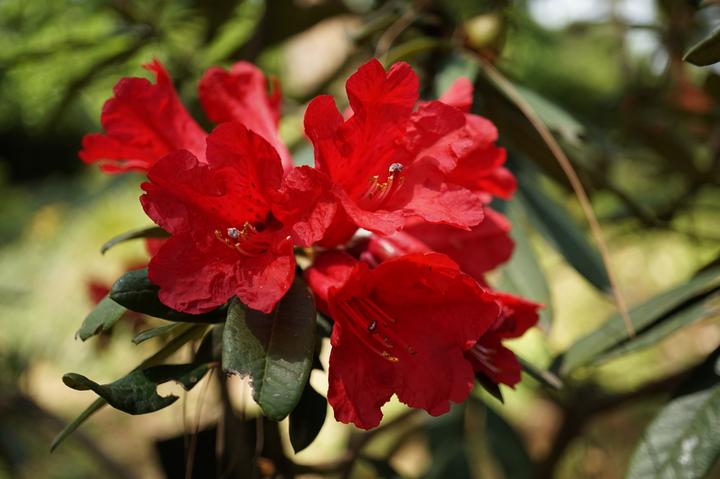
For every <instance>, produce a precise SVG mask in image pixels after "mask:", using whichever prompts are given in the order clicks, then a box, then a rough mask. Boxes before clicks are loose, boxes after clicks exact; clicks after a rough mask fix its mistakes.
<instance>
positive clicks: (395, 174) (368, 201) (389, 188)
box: [361, 163, 405, 209]
mask: <svg viewBox="0 0 720 479" xmlns="http://www.w3.org/2000/svg"><path fill="white" fill-rule="evenodd" d="M403 170H405V165H403V164H402V163H392V164H391V165H390V166H389V167H388V176H387V179H386V180H385V181H383V182H381V181H380V176H379V175H375V176H372V177H370V187H369V188H368V190H367V191H366V192H365V194H364V195H363V196H362V198H361V202H363V203H364V204H365V205H366V206H367V207H368V208H374V209H377V208H380V207H381V206H382V205H383V203H385V202H386V201H387V200H388V198H390V197H391V196H392V195H393V193H395V192H396V191H397V190H399V189H400V187H401V186H402V184H403V182H404V181H405V178H404V177H403V176H400V174H401V173H402V172H403Z"/></svg>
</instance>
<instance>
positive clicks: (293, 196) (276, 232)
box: [140, 122, 335, 313]
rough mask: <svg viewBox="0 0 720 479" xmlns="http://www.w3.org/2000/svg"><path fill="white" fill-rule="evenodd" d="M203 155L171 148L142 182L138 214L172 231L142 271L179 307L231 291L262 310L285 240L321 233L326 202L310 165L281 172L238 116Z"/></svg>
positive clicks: (284, 283)
mask: <svg viewBox="0 0 720 479" xmlns="http://www.w3.org/2000/svg"><path fill="white" fill-rule="evenodd" d="M206 156H207V160H206V162H203V161H201V160H199V159H198V158H196V157H195V156H194V155H193V154H192V153H190V152H188V151H178V152H175V153H172V154H170V155H168V156H166V157H164V158H162V159H161V160H160V161H158V162H157V163H156V164H155V166H153V167H152V168H151V169H150V171H149V173H148V178H149V180H150V182H148V183H143V185H142V187H143V189H144V190H145V191H146V193H145V194H144V195H143V196H142V197H141V199H140V200H141V203H142V205H143V208H144V209H145V212H146V213H147V214H148V216H150V218H152V219H153V220H154V221H155V222H156V223H157V224H158V225H160V226H161V227H162V228H163V229H165V230H166V231H168V232H169V233H171V237H170V238H168V239H167V240H166V241H165V243H164V244H163V245H162V246H161V247H160V250H159V251H158V252H157V254H156V255H155V256H154V257H153V259H152V260H151V261H150V265H149V278H150V280H151V281H152V282H153V283H155V284H157V285H159V286H160V299H161V301H163V303H165V304H167V305H168V306H170V307H171V308H173V309H176V310H179V311H185V312H188V313H202V312H205V311H209V310H211V309H213V308H215V307H217V306H218V305H221V304H223V303H225V302H226V301H227V300H228V299H229V298H231V297H232V296H235V295H236V296H238V297H239V298H240V299H241V300H242V301H243V302H244V303H245V304H246V305H248V306H250V307H251V308H254V309H258V310H260V311H263V312H270V311H271V310H272V309H273V307H274V305H275V303H276V302H277V301H278V300H279V299H280V298H281V297H282V296H283V294H284V293H285V292H286V291H287V289H288V288H289V286H290V284H291V283H292V281H293V278H294V275H295V259H294V256H293V245H301V246H309V245H310V244H312V243H313V242H315V241H317V240H318V239H320V238H321V237H322V235H323V233H324V232H325V229H326V228H327V226H328V225H329V223H330V220H331V218H332V216H333V215H334V213H335V203H334V200H333V199H332V198H330V197H329V195H328V194H326V193H325V191H326V190H327V186H326V185H325V183H324V181H325V180H324V176H323V175H321V174H318V173H317V172H316V171H315V170H313V169H312V168H309V167H302V168H294V169H292V170H290V171H289V172H288V173H287V174H286V175H285V176H283V168H282V165H281V162H280V158H279V156H278V154H277V152H276V151H275V149H274V148H273V147H272V146H271V145H270V144H269V143H268V142H267V141H265V140H264V139H263V138H262V137H261V136H260V135H258V134H256V133H254V132H252V131H249V130H248V129H247V128H245V126H243V125H242V124H240V123H234V122H230V123H225V124H223V125H220V126H219V127H217V128H216V129H215V130H214V131H213V132H212V133H211V134H210V135H209V136H208V138H207V155H206Z"/></svg>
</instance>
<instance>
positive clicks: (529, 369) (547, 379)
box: [517, 356, 563, 390]
mask: <svg viewBox="0 0 720 479" xmlns="http://www.w3.org/2000/svg"><path fill="white" fill-rule="evenodd" d="M517 359H518V361H519V362H520V365H521V366H522V370H523V372H524V373H526V374H527V375H528V376H530V377H531V378H533V379H534V380H536V381H537V382H539V383H540V384H542V385H543V386H545V387H546V388H550V389H555V390H560V389H562V388H563V382H562V380H561V379H560V378H559V377H557V376H556V375H555V374H554V373H553V372H551V371H546V370H544V369H541V368H539V367H537V366H535V365H534V364H532V363H531V362H530V361H528V360H526V359H523V358H521V357H520V356H517Z"/></svg>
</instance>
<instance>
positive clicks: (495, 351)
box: [465, 292, 542, 386]
mask: <svg viewBox="0 0 720 479" xmlns="http://www.w3.org/2000/svg"><path fill="white" fill-rule="evenodd" d="M495 296H496V298H497V300H498V302H499V303H500V304H501V305H502V312H501V314H500V317H499V318H498V319H497V321H496V322H495V324H493V326H492V327H491V328H490V329H488V330H487V331H486V332H485V333H484V334H483V335H482V336H481V337H480V339H479V340H478V342H477V343H476V344H475V346H474V347H473V348H472V349H470V350H469V351H468V352H467V353H466V354H465V355H466V357H467V358H468V360H469V361H470V362H471V363H472V365H473V367H474V368H475V371H476V372H477V373H478V374H482V375H483V376H485V377H486V378H488V379H489V380H490V381H492V382H494V383H495V384H506V385H508V386H515V385H516V384H517V383H519V382H520V375H521V374H520V373H521V371H522V368H521V366H520V362H519V361H518V359H517V358H516V357H515V354H514V353H513V352H512V351H511V350H510V349H508V348H506V347H505V346H503V344H502V341H503V340H505V339H511V338H519V337H520V336H522V335H523V334H525V332H526V331H527V330H528V329H530V328H532V327H533V326H535V325H536V324H537V322H538V319H539V317H538V310H539V309H540V308H541V307H542V306H541V305H539V304H537V303H533V302H531V301H528V300H526V299H523V298H520V297H517V296H513V295H510V294H505V293H499V292H496V293H495Z"/></svg>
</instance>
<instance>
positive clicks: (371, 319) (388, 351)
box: [340, 297, 417, 363]
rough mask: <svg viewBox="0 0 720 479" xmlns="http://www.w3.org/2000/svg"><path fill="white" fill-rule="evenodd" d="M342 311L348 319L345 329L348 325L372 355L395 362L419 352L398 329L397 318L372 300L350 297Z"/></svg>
mask: <svg viewBox="0 0 720 479" xmlns="http://www.w3.org/2000/svg"><path fill="white" fill-rule="evenodd" d="M340 310H341V311H342V312H343V313H344V315H345V316H346V317H347V321H344V322H343V326H347V327H348V328H349V329H350V330H351V331H352V332H353V333H354V335H355V336H356V337H357V338H358V339H359V340H360V341H361V342H362V343H363V344H364V345H365V346H367V347H368V348H369V349H370V350H371V351H372V352H374V353H375V354H378V355H379V356H381V357H383V358H384V359H386V360H388V361H390V362H391V363H397V362H399V361H400V358H401V357H402V356H403V355H405V354H409V355H410V356H415V355H416V354H417V351H416V350H415V349H414V348H413V347H412V346H410V344H408V343H407V341H405V340H404V339H403V338H402V336H401V335H400V334H399V333H398V332H397V331H396V330H395V329H394V325H395V324H396V323H397V320H395V318H393V317H391V316H390V315H389V314H387V313H386V312H385V311H383V310H382V309H381V308H380V307H379V306H378V305H377V304H376V303H375V302H374V301H372V300H371V299H369V298H358V297H354V298H350V299H348V300H346V301H342V302H340Z"/></svg>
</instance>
